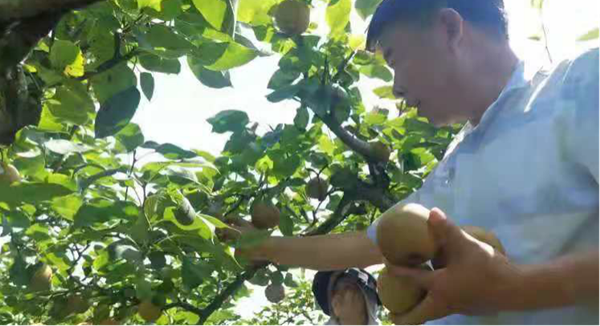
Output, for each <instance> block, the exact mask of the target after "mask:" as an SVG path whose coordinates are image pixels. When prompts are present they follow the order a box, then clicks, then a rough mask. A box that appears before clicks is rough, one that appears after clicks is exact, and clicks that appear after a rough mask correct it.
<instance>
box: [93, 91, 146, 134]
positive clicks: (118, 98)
mask: <svg viewBox="0 0 600 326" xmlns="http://www.w3.org/2000/svg"><path fill="white" fill-rule="evenodd" d="M140 99H141V95H140V92H139V91H138V90H137V88H136V87H130V88H128V89H126V90H124V91H122V92H120V93H118V94H116V95H115V96H113V97H112V98H110V99H109V100H108V101H106V102H104V103H103V104H102V106H101V107H100V110H99V111H98V114H97V115H96V122H95V125H94V131H95V134H96V138H105V137H108V136H112V135H114V134H116V133H117V132H119V130H121V129H123V128H124V127H125V126H126V125H127V124H128V123H129V121H130V120H131V118H133V116H134V114H135V111H136V110H137V108H138V105H139V104H140Z"/></svg>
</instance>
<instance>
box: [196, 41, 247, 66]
mask: <svg viewBox="0 0 600 326" xmlns="http://www.w3.org/2000/svg"><path fill="white" fill-rule="evenodd" d="M257 55H258V54H257V53H256V51H254V50H251V49H249V48H247V47H245V46H243V45H241V44H239V43H236V42H229V43H227V48H225V51H224V52H223V54H222V55H221V56H220V57H219V58H218V59H217V60H216V61H215V62H214V63H212V64H209V65H207V66H206V68H207V69H210V70H214V71H223V70H229V69H232V68H236V67H239V66H243V65H245V64H246V63H248V62H250V61H252V60H254V58H256V56H257Z"/></svg>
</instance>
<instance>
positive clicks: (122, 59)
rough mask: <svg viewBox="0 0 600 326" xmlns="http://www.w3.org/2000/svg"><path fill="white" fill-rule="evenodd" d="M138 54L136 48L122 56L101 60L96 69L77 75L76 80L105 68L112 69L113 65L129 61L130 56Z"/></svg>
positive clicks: (99, 72) (89, 76) (96, 73)
mask: <svg viewBox="0 0 600 326" xmlns="http://www.w3.org/2000/svg"><path fill="white" fill-rule="evenodd" d="M138 54H139V53H138V52H137V49H133V50H131V51H129V52H128V53H127V54H125V55H123V56H117V57H114V58H112V59H110V60H107V61H105V62H103V63H102V64H101V65H99V66H98V69H96V70H95V71H89V72H86V73H85V74H84V75H83V76H81V77H78V78H77V80H86V79H89V78H91V77H93V76H95V75H98V74H101V73H103V72H105V71H107V70H110V69H112V68H113V67H115V66H117V65H118V64H120V63H122V62H126V61H129V60H130V59H131V58H133V57H135V56H136V55H138Z"/></svg>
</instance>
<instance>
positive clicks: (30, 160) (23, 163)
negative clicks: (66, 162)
mask: <svg viewBox="0 0 600 326" xmlns="http://www.w3.org/2000/svg"><path fill="white" fill-rule="evenodd" d="M45 156H46V155H44V154H41V153H40V154H39V155H35V156H27V157H16V158H15V159H14V160H13V164H14V165H15V166H16V167H17V169H19V172H20V173H21V174H22V175H26V176H27V177H29V179H30V180H32V181H44V180H45V178H46V176H47V175H48V171H47V170H46V159H45Z"/></svg>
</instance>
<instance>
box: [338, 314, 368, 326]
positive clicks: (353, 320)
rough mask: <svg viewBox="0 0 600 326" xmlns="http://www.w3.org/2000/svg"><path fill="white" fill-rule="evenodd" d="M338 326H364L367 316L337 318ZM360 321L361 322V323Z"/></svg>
mask: <svg viewBox="0 0 600 326" xmlns="http://www.w3.org/2000/svg"><path fill="white" fill-rule="evenodd" d="M338 320H339V322H340V326H363V325H364V326H366V325H367V316H365V315H362V316H344V317H339V319H338ZM361 321H362V322H361Z"/></svg>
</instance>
